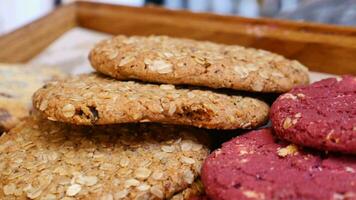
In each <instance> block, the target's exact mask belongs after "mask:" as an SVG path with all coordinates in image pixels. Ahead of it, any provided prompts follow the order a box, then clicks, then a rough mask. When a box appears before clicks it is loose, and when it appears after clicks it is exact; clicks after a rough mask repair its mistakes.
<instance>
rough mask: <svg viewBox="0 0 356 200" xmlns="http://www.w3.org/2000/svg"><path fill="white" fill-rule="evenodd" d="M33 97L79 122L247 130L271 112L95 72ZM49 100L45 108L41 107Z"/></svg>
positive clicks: (236, 99) (256, 103) (55, 116)
mask: <svg viewBox="0 0 356 200" xmlns="http://www.w3.org/2000/svg"><path fill="white" fill-rule="evenodd" d="M77 96H80V97H81V98H76V97H77ZM33 101H34V107H35V108H36V109H37V110H39V111H40V112H41V113H43V114H44V115H45V116H46V117H47V119H50V120H53V121H60V122H66V123H72V124H78V125H97V124H101V125H105V124H117V123H131V122H159V123H167V124H179V125H193V126H197V127H204V128H214V129H236V128H247V129H248V128H253V127H257V126H259V125H261V124H263V123H265V122H266V120H267V115H268V110H269V107H268V105H267V104H266V103H264V102H262V101H260V100H258V99H254V98H250V97H244V96H237V95H228V94H223V93H217V92H214V91H208V90H200V89H190V88H175V87H174V86H173V85H155V84H144V83H139V82H133V81H118V80H115V79H112V78H109V77H104V76H102V75H99V74H96V73H93V74H83V75H80V76H76V77H71V78H68V79H66V80H63V81H59V82H57V83H56V84H51V83H49V84H47V85H46V87H44V88H42V89H39V90H38V91H37V92H36V93H35V94H34V97H33ZM44 102H45V104H46V106H42V105H43V104H44ZM183 148H189V147H188V146H184V147H183ZM162 149H163V151H164V152H168V153H169V152H172V151H175V150H176V149H174V148H172V147H168V146H167V147H162ZM121 164H123V165H125V162H124V161H123V163H121Z"/></svg>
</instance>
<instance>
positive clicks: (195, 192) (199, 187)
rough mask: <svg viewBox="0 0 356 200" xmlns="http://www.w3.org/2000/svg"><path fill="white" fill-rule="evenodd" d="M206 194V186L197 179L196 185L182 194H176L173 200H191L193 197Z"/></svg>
mask: <svg viewBox="0 0 356 200" xmlns="http://www.w3.org/2000/svg"><path fill="white" fill-rule="evenodd" d="M202 194H204V186H203V183H202V182H201V180H200V178H198V179H196V180H195V181H194V183H193V184H192V185H191V186H190V187H189V188H187V189H185V190H183V191H182V192H180V193H178V194H175V195H174V196H173V197H172V198H171V200H189V199H190V198H192V197H195V196H199V195H202Z"/></svg>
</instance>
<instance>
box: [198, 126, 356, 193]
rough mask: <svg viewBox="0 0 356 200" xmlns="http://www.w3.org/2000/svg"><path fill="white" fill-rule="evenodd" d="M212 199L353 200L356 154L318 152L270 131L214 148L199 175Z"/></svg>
mask: <svg viewBox="0 0 356 200" xmlns="http://www.w3.org/2000/svg"><path fill="white" fill-rule="evenodd" d="M201 178H202V181H203V184H204V187H205V191H206V193H207V195H208V197H209V199H211V200H244V199H258V200H260V199H261V200H269V199H273V200H282V199H283V200H297V199H303V200H331V199H333V200H336V199H345V200H346V199H356V158H355V157H352V156H336V155H330V154H329V155H321V154H319V153H317V152H308V151H305V150H303V149H301V148H299V147H297V146H296V145H293V144H286V143H283V142H280V141H277V140H276V138H274V137H273V135H272V131H271V130H270V129H262V130H259V131H252V132H250V133H247V134H245V135H243V136H240V137H236V138H235V139H232V140H230V141H229V142H226V143H224V144H223V145H222V148H221V149H218V150H216V151H214V152H213V153H212V154H211V155H210V156H209V157H208V158H207V159H206V161H205V163H204V165H203V168H202V175H201Z"/></svg>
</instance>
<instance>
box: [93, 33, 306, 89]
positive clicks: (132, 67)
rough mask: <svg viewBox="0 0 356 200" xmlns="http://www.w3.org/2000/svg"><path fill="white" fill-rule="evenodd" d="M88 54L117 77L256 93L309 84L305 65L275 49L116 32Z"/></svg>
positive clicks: (111, 74) (109, 73)
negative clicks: (274, 51)
mask: <svg viewBox="0 0 356 200" xmlns="http://www.w3.org/2000/svg"><path fill="white" fill-rule="evenodd" d="M127 41H130V42H127ZM89 58H90V62H91V64H92V66H93V67H94V68H95V69H96V70H97V71H100V72H102V73H104V74H106V75H109V76H112V77H114V78H117V79H120V80H126V79H138V80H143V81H150V82H157V83H169V84H186V85H198V86H207V87H213V88H232V89H236V90H245V91H257V92H287V91H289V90H290V89H291V88H293V87H295V86H297V85H303V84H307V83H308V82H309V77H308V69H307V68H306V67H304V66H303V65H302V64H300V63H299V62H297V61H293V60H288V59H286V58H284V57H283V56H281V55H278V54H275V53H271V52H267V51H264V50H257V49H253V48H245V47H242V46H237V45H224V44H216V43H212V42H207V41H196V40H191V39H182V38H173V37H167V36H149V37H143V36H131V37H128V36H123V35H120V36H117V37H114V38H112V39H109V40H105V41H103V42H100V43H99V44H97V45H96V46H95V47H94V49H93V50H92V51H91V52H90V56H89ZM118 66H119V67H118Z"/></svg>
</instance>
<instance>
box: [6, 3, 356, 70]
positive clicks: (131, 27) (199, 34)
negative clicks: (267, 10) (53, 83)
mask: <svg viewBox="0 0 356 200" xmlns="http://www.w3.org/2000/svg"><path fill="white" fill-rule="evenodd" d="M76 25H77V26H81V27H84V28H89V29H93V30H97V31H102V32H106V33H110V34H115V35H116V34H127V35H150V34H159V35H170V36H175V37H185V38H194V39H198V40H210V41H215V42H220V43H225V44H239V45H243V46H248V47H255V48H261V49H266V50H270V51H273V52H276V53H279V54H282V55H284V56H286V57H288V58H291V59H297V60H299V61H300V62H302V63H304V64H305V65H307V66H308V67H309V68H310V69H311V70H314V71H318V72H327V73H333V74H356V28H352V27H339V26H331V25H323V24H310V23H300V22H290V21H283V20H275V19H247V18H242V17H235V16H219V15H213V14H197V13H191V12H187V11H171V10H166V9H163V8H156V7H146V8H134V7H125V6H114V5H108V4H99V3H92V2H76V3H75V4H72V5H67V6H64V7H61V8H59V9H57V10H56V11H54V12H53V13H51V14H49V15H48V16H46V17H44V18H42V19H40V20H38V21H35V22H33V23H32V24H30V25H28V26H25V27H23V28H21V29H19V30H17V31H15V32H13V33H10V34H7V35H5V36H2V37H0V47H2V48H0V62H24V61H27V60H29V59H30V58H32V57H33V56H35V55H36V54H38V53H39V52H41V51H42V50H43V49H44V48H45V47H46V46H47V45H49V44H50V43H51V42H52V41H53V40H55V39H56V38H57V37H59V36H60V35H61V34H63V33H64V32H66V31H67V30H68V29H70V28H72V27H74V26H76Z"/></svg>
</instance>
